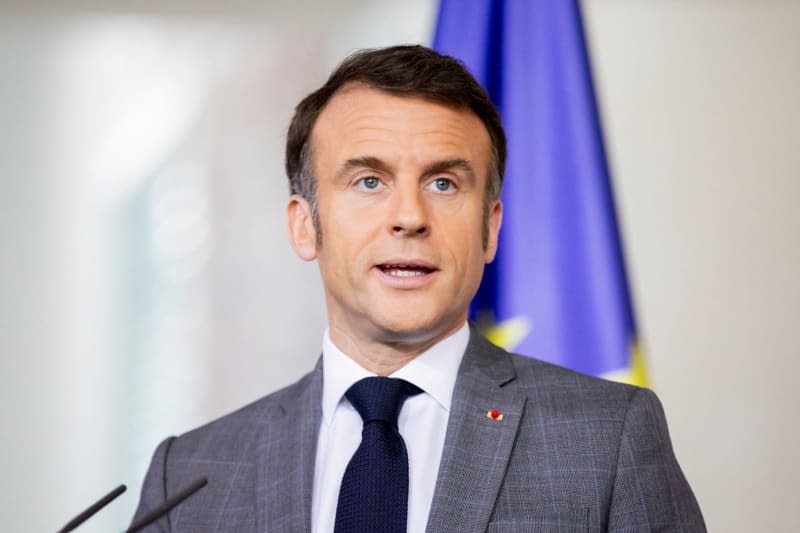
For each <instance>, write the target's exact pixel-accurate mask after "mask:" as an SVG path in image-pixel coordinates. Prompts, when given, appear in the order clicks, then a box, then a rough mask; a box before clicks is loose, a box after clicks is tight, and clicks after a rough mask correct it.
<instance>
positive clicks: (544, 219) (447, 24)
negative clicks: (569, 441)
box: [434, 0, 645, 385]
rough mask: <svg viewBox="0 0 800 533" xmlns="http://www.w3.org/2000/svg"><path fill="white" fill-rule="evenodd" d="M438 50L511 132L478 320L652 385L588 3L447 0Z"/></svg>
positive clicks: (581, 363)
mask: <svg viewBox="0 0 800 533" xmlns="http://www.w3.org/2000/svg"><path fill="white" fill-rule="evenodd" d="M434 48H436V50H438V51H440V52H442V53H444V54H447V55H451V56H454V57H456V58H458V59H460V60H461V61H462V62H463V63H464V64H465V65H466V66H467V68H468V69H469V70H470V71H471V72H472V73H473V75H474V76H475V77H476V78H477V79H478V81H480V82H481V83H482V84H483V86H484V87H485V88H486V90H487V91H488V92H489V95H490V96H491V97H492V100H493V101H494V102H495V104H496V105H497V107H498V109H499V110H500V114H501V115H502V117H503V124H504V127H505V130H506V134H507V136H508V162H507V166H506V175H505V183H504V189H503V196H502V200H503V204H504V215H503V227H502V229H501V232H500V242H499V248H498V254H497V258H496V259H495V262H494V263H493V264H491V265H489V266H488V267H487V270H486V273H485V275H484V279H483V282H482V284H481V288H480V290H479V291H478V294H477V296H476V297H475V300H474V301H473V303H472V313H473V317H474V318H476V319H477V320H478V323H479V325H481V326H482V328H483V329H484V330H485V333H486V334H487V336H488V337H489V338H490V340H492V341H493V342H495V343H497V344H500V345H502V346H503V347H505V348H507V349H512V350H515V351H518V352H520V353H524V354H527V355H531V356H534V357H537V358H540V359H544V360H547V361H551V362H554V363H556V364H559V365H562V366H566V367H569V368H573V369H575V370H578V371H581V372H584V373H587V374H593V375H599V376H604V377H608V378H611V379H617V380H620V381H627V382H631V383H636V384H639V385H644V384H645V383H644V381H645V374H644V367H643V362H642V358H641V355H640V351H639V349H638V343H637V337H636V327H635V323H634V316H633V311H632V307H631V300H630V295H629V290H628V284H627V281H626V276H625V268H624V263H623V256H622V247H621V243H620V236H619V230H618V227H617V221H616V217H615V212H614V202H613V197H612V192H611V184H610V180H609V173H608V164H607V161H606V156H605V152H604V149H603V141H602V135H601V130H600V123H599V116H598V111H597V105H596V102H595V96H594V88H593V85H592V77H591V71H590V65H589V58H588V54H587V49H586V40H585V37H584V31H583V24H582V21H581V14H580V9H579V5H578V2H577V1H576V0H558V1H553V0H505V1H503V0H495V1H492V0H442V2H441V6H440V10H439V18H438V24H437V28H436V36H435V39H434Z"/></svg>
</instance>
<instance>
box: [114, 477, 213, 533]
mask: <svg viewBox="0 0 800 533" xmlns="http://www.w3.org/2000/svg"><path fill="white" fill-rule="evenodd" d="M207 484H208V479H206V478H204V477H203V478H200V479H198V480H197V481H195V482H194V483H192V484H191V485H189V486H188V487H186V488H185V489H183V490H182V491H180V492H179V493H177V494H176V495H175V496H173V497H172V498H170V499H168V500H167V501H165V502H164V503H162V504H161V505H159V506H158V507H156V508H155V509H153V510H152V511H150V512H149V513H147V514H146V515H144V516H143V517H142V518H141V519H140V520H139V521H138V522H136V523H135V524H133V525H132V526H131V527H129V528H128V529H126V530H125V533H135V532H136V531H140V530H142V529H144V528H145V527H147V526H149V525H150V524H152V523H153V522H155V521H156V520H158V519H159V518H161V517H162V516H164V515H165V514H167V513H168V512H170V511H171V510H172V508H173V507H177V506H178V505H179V504H180V503H182V502H183V500H185V499H187V498H188V497H189V496H191V495H192V494H194V493H195V492H197V491H198V490H200V489H202V488H203V487H205V486H206V485H207Z"/></svg>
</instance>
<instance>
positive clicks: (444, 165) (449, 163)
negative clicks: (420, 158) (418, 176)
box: [423, 158, 475, 178]
mask: <svg viewBox="0 0 800 533" xmlns="http://www.w3.org/2000/svg"><path fill="white" fill-rule="evenodd" d="M445 170H463V171H465V172H467V173H468V174H469V175H470V177H472V178H474V177H475V170H474V169H473V168H472V165H470V164H469V161H467V160H466V159H461V158H455V159H445V160H443V161H434V162H433V163H431V164H430V165H428V166H427V167H425V170H424V172H423V174H424V175H425V176H429V175H431V174H436V173H438V172H444V171H445Z"/></svg>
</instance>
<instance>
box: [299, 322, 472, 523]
mask: <svg viewBox="0 0 800 533" xmlns="http://www.w3.org/2000/svg"><path fill="white" fill-rule="evenodd" d="M468 341H469V327H468V326H467V324H466V322H465V323H464V326H463V327H462V328H461V329H459V330H458V331H457V332H456V333H454V334H453V335H451V336H449V337H447V338H446V339H444V340H442V341H440V342H438V343H437V344H435V345H434V346H432V347H431V348H430V349H428V350H427V351H425V352H423V353H422V354H420V355H419V356H417V357H415V358H414V359H412V360H411V361H410V362H408V363H407V364H406V365H405V366H404V367H402V368H401V369H399V370H398V371H397V372H395V373H394V374H392V375H391V376H390V377H393V378H402V379H404V380H406V381H408V382H411V383H413V384H414V385H416V386H417V387H419V388H420V389H422V390H423V393H422V394H417V395H416V396H412V397H410V398H408V399H407V400H406V402H405V403H404V404H403V408H402V410H401V411H400V416H399V418H398V422H397V426H398V429H399V430H400V435H402V437H403V440H404V441H405V443H406V449H407V450H408V531H409V532H412V533H416V532H423V531H425V526H426V525H427V523H428V514H429V513H430V510H431V503H432V501H433V492H434V490H435V488H436V476H437V474H438V472H439V461H440V459H441V457H442V449H443V448H444V437H445V432H446V430H447V418H448V416H449V414H450V400H451V398H452V396H453V387H454V386H455V383H456V375H457V373H458V367H459V365H460V364H461V358H462V356H463V355H464V351H465V350H466V348H467V342H468ZM374 375H375V374H373V373H371V372H369V371H367V370H366V369H364V368H363V367H362V366H360V365H359V364H358V363H356V362H355V361H353V360H352V359H350V357H348V356H347V355H345V354H344V353H342V351H341V350H339V349H338V348H337V347H336V346H335V345H334V344H333V342H331V338H330V335H329V333H328V331H327V330H326V331H325V335H324V338H323V342H322V423H321V424H320V429H319V437H318V440H317V457H316V463H315V467H314V493H313V497H312V500H311V502H312V503H311V530H312V532H313V533H330V532H332V531H333V526H334V524H335V523H336V505H337V503H338V500H339V487H340V486H341V484H342V477H343V476H344V471H345V469H346V468H347V463H348V462H350V458H351V457H352V456H353V454H354V453H355V451H356V449H357V448H358V445H359V444H360V443H361V429H362V427H363V424H362V421H361V416H360V415H359V414H358V412H357V411H356V410H355V409H354V408H353V406H352V405H351V404H350V402H349V401H348V400H347V398H345V396H344V393H345V392H346V391H347V389H349V388H350V386H351V385H352V384H353V383H355V382H356V381H358V380H360V379H362V378H365V377H369V376H374Z"/></svg>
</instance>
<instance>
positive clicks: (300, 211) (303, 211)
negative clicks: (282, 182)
mask: <svg viewBox="0 0 800 533" xmlns="http://www.w3.org/2000/svg"><path fill="white" fill-rule="evenodd" d="M286 229H287V231H288V233H289V243H290V244H291V245H292V248H294V252H295V253H296V254H297V256H298V257H299V258H300V259H302V260H303V261H313V260H314V259H316V258H317V231H316V229H315V228H314V220H313V219H312V217H311V205H309V203H308V201H307V200H306V199H305V198H303V197H302V196H300V195H299V194H293V195H292V196H291V198H289V203H288V204H287V206H286Z"/></svg>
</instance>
